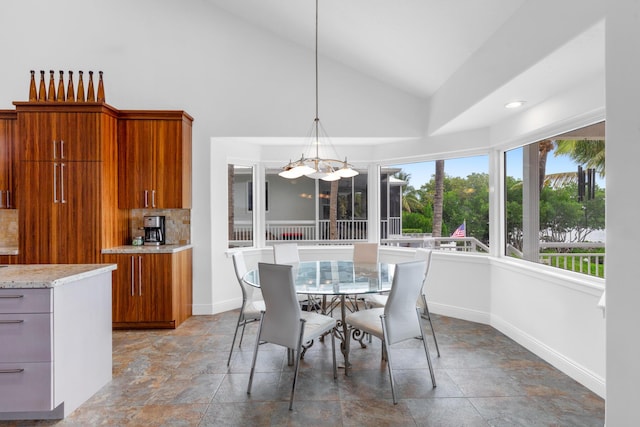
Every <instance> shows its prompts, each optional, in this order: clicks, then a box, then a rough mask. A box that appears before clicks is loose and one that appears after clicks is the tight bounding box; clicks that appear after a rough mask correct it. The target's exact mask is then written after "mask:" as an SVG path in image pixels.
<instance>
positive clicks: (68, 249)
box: [51, 162, 102, 264]
mask: <svg viewBox="0 0 640 427" xmlns="http://www.w3.org/2000/svg"><path fill="white" fill-rule="evenodd" d="M57 169H58V176H57V179H56V183H57V184H58V189H57V193H58V194H57V196H58V200H59V202H58V203H56V204H55V205H54V210H55V220H56V224H55V225H54V226H53V227H52V231H53V233H55V234H54V236H53V238H52V242H53V244H54V246H53V247H52V248H51V255H52V258H51V262H52V263H71V264H92V263H98V262H100V258H101V255H100V242H101V229H102V228H101V227H102V224H101V222H100V221H101V215H100V206H101V205H100V191H99V189H100V162H61V163H58V166H57Z"/></svg>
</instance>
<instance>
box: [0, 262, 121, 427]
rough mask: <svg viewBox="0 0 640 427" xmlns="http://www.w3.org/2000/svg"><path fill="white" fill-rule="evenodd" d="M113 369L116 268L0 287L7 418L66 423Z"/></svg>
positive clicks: (1, 377) (1, 411)
mask: <svg viewBox="0 0 640 427" xmlns="http://www.w3.org/2000/svg"><path fill="white" fill-rule="evenodd" d="M27 267H28V266H25V267H24V268H27ZM46 268H48V267H46ZM0 274H2V273H0ZM1 279H2V276H0V282H1ZM111 370H112V366H111V270H107V271H105V272H104V273H101V274H97V275H95V276H90V277H89V276H88V277H86V278H82V279H78V280H75V281H71V282H69V283H65V284H63V285H58V286H54V287H48V288H44V287H43V288H1V287H0V420H24V419H51V418H64V417H65V416H66V415H68V414H69V413H71V412H72V411H73V410H74V409H76V408H77V407H78V406H80V405H81V404H82V403H83V402H85V401H86V400H87V399H88V398H89V397H91V396H92V395H93V394H94V393H95V392H96V391H98V390H99V389H100V388H101V387H103V386H104V385H105V384H106V383H108V382H109V381H110V380H111ZM0 424H2V422H0Z"/></svg>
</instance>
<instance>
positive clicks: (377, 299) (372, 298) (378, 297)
mask: <svg viewBox="0 0 640 427" xmlns="http://www.w3.org/2000/svg"><path fill="white" fill-rule="evenodd" d="M414 259H416V260H420V259H424V260H426V261H427V271H426V272H425V275H424V280H423V282H422V290H421V291H420V296H419V297H418V301H417V306H418V307H419V308H420V310H421V313H420V315H421V317H422V318H423V319H425V320H427V321H428V322H429V326H430V327H431V335H433V342H434V343H435V344H436V352H437V353H438V357H440V347H439V346H438V339H437V338H436V331H435V329H434V328H433V322H432V321H431V313H430V312H429V305H428V304H427V296H426V293H425V287H426V283H427V276H428V275H429V268H430V267H431V250H430V249H423V248H418V249H416V252H415V256H414ZM388 299H389V295H384V294H370V295H367V296H366V302H367V305H368V306H369V307H374V308H378V307H384V306H385V304H386V303H387V300H388Z"/></svg>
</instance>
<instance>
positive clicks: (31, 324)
mask: <svg viewBox="0 0 640 427" xmlns="http://www.w3.org/2000/svg"><path fill="white" fill-rule="evenodd" d="M52 320H53V319H52V317H51V313H15V314H1V313H0V336H1V337H2V345H1V346H0V362H50V361H51V360H52V353H51V351H52V349H53V343H52V341H51V340H52V338H53V334H52V331H51V328H52V326H53V322H52ZM0 381H1V377H0Z"/></svg>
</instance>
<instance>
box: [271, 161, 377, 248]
mask: <svg viewBox="0 0 640 427" xmlns="http://www.w3.org/2000/svg"><path fill="white" fill-rule="evenodd" d="M277 172H278V171H267V172H266V180H267V181H268V182H269V199H270V200H269V207H270V208H269V211H268V212H266V215H265V220H266V222H265V230H266V240H267V242H269V241H273V240H296V241H307V242H310V241H324V240H361V239H366V238H367V175H366V174H365V173H362V172H361V173H360V174H359V175H356V176H355V177H353V178H343V179H340V180H339V181H334V182H327V181H322V180H313V179H310V178H307V177H304V176H303V177H300V178H297V179H286V178H282V177H281V176H279V175H278V173H277ZM332 209H335V217H333V216H332V215H331V210H332Z"/></svg>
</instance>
